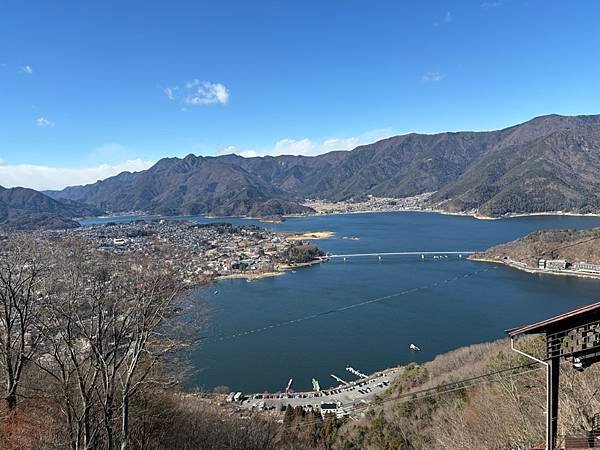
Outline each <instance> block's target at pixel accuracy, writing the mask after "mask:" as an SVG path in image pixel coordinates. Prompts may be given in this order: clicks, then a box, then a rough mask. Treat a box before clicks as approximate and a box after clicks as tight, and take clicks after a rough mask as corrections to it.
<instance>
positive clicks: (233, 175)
mask: <svg viewBox="0 0 600 450" xmlns="http://www.w3.org/2000/svg"><path fill="white" fill-rule="evenodd" d="M599 170H600V116H598V115H595V116H574V117H565V116H558V115H550V116H543V117H538V118H535V119H533V120H530V121H528V122H525V123H523V124H520V125H516V126H513V127H510V128H506V129H503V130H499V131H490V132H458V133H439V134H433V135H424V134H414V133H412V134H407V135H403V136H396V137H392V138H389V139H384V140H382V141H379V142H375V143H373V144H370V145H364V146H360V147H357V148H356V149H354V150H352V151H337V152H330V153H327V154H324V155H319V156H315V157H304V156H278V157H270V156H267V157H256V158H242V157H240V156H237V155H225V156H217V157H203V156H194V155H188V156H186V157H185V158H183V159H179V158H165V159H162V160H160V161H159V162H157V163H156V164H155V165H154V166H153V167H151V168H150V169H148V170H145V171H142V172H137V173H129V172H124V173H121V174H120V175H117V176H115V177H111V178H108V179H106V180H104V181H99V182H96V183H94V184H90V185H86V186H74V187H68V188H66V189H64V190H62V191H54V192H49V193H48V194H49V195H51V196H52V197H54V198H56V199H69V200H75V201H80V202H85V203H89V204H93V205H95V206H97V207H100V208H103V209H107V210H111V211H131V210H144V211H149V212H156V213H162V214H199V213H210V214H218V215H245V214H247V215H254V216H272V215H282V214H296V213H306V212H310V211H311V210H310V208H307V207H305V206H302V205H301V203H302V201H303V200H304V199H305V198H321V199H326V200H330V201H340V200H348V199H352V198H360V197H364V196H365V195H374V196H378V197H394V198H401V197H408V196H413V195H416V194H421V193H425V192H434V191H435V194H434V195H433V196H432V197H431V200H430V205H429V206H432V207H436V208H440V209H443V210H446V211H450V212H467V213H473V214H480V215H484V216H492V217H498V216H501V215H504V214H509V213H535V212H545V211H571V212H577V213H588V212H599V211H600V178H599V177H598V176H597V173H598V171H599Z"/></svg>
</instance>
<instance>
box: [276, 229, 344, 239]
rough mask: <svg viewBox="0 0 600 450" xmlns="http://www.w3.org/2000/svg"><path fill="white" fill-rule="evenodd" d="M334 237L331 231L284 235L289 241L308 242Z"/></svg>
mask: <svg viewBox="0 0 600 450" xmlns="http://www.w3.org/2000/svg"><path fill="white" fill-rule="evenodd" d="M334 235H335V233H334V232H333V231H306V232H304V233H292V234H286V235H285V237H286V239H289V240H290V241H310V240H317V239H329V238H330V237H333V236H334Z"/></svg>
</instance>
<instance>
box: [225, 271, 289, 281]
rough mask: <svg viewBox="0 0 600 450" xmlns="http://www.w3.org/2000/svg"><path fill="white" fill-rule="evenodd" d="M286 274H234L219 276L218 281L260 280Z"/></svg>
mask: <svg viewBox="0 0 600 450" xmlns="http://www.w3.org/2000/svg"><path fill="white" fill-rule="evenodd" d="M284 273H285V272H262V273H232V274H231V275H221V276H218V277H217V278H216V279H217V280H235V279H246V280H260V279H261V278H269V277H277V276H279V275H283V274H284Z"/></svg>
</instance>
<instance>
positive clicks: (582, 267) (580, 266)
mask: <svg viewBox="0 0 600 450" xmlns="http://www.w3.org/2000/svg"><path fill="white" fill-rule="evenodd" d="M538 269H541V270H551V271H572V272H582V273H588V274H592V275H600V264H592V263H589V262H573V263H572V262H569V261H567V260H566V259H539V260H538Z"/></svg>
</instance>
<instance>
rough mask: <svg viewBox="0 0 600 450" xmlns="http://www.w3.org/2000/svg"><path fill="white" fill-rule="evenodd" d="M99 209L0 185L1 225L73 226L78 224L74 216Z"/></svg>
mask: <svg viewBox="0 0 600 450" xmlns="http://www.w3.org/2000/svg"><path fill="white" fill-rule="evenodd" d="M102 212H103V211H102V210H101V209H99V208H96V207H91V206H88V205H83V204H81V203H78V202H74V201H72V200H68V199H64V200H56V199H53V198H51V197H49V196H47V195H45V194H43V193H41V192H38V191H35V190H33V189H28V188H22V187H15V188H11V189H7V188H5V187H2V186H0V228H5V229H40V228H42V229H56V228H73V227H77V226H79V223H78V222H76V221H74V220H72V219H73V218H75V217H83V216H96V215H99V214H102Z"/></svg>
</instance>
